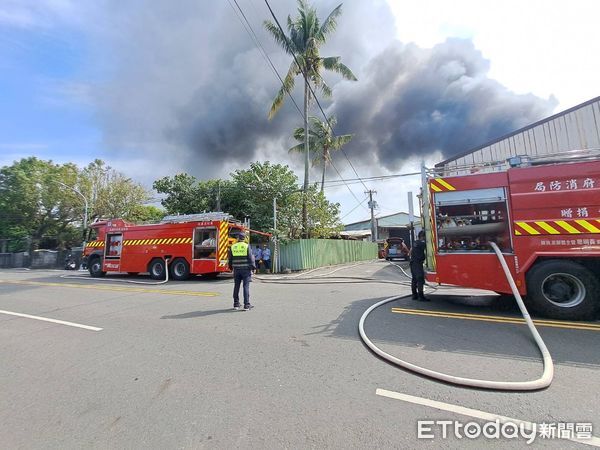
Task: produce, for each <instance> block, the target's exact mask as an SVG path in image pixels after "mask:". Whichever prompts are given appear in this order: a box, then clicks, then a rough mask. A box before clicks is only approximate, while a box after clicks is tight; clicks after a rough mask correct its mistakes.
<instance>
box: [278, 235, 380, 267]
mask: <svg viewBox="0 0 600 450" xmlns="http://www.w3.org/2000/svg"><path fill="white" fill-rule="evenodd" d="M376 258H377V244H376V243H374V242H364V241H344V240H336V239H300V240H295V241H288V242H286V243H280V244H279V265H278V266H279V267H278V268H279V270H283V269H285V268H288V269H291V270H303V269H315V268H317V267H323V266H329V265H334V264H343V263H348V262H354V261H367V260H370V259H376Z"/></svg>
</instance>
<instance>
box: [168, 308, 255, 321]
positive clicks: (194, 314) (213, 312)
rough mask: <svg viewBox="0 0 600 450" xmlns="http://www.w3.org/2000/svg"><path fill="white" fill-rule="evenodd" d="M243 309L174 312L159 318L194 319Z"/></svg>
mask: <svg viewBox="0 0 600 450" xmlns="http://www.w3.org/2000/svg"><path fill="white" fill-rule="evenodd" d="M237 312H245V311H235V310H233V309H232V308H228V309H213V310H210V311H191V312H187V313H183V314H176V315H173V316H162V317H161V319H194V318H196V317H207V316H214V315H216V314H230V313H237Z"/></svg>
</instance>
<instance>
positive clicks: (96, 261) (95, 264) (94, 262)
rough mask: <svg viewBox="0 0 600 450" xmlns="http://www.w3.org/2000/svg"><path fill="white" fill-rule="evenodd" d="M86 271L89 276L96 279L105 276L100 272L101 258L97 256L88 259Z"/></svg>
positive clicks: (104, 273)
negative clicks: (88, 272)
mask: <svg viewBox="0 0 600 450" xmlns="http://www.w3.org/2000/svg"><path fill="white" fill-rule="evenodd" d="M88 270H89V271H90V275H91V276H93V277H96V278H101V277H103V276H104V275H106V272H104V271H103V270H102V258H100V257H99V256H96V257H95V258H92V259H90V262H89V264H88Z"/></svg>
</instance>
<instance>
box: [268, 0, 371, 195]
mask: <svg viewBox="0 0 600 450" xmlns="http://www.w3.org/2000/svg"><path fill="white" fill-rule="evenodd" d="M265 3H266V5H267V8H269V12H270V13H271V16H272V17H273V20H275V23H276V24H277V27H278V28H279V31H281V34H282V35H283V36H285V31H283V28H282V26H281V24H280V23H279V20H278V19H277V16H276V15H275V13H274V12H273V9H272V8H271V5H270V4H269V1H268V0H265ZM290 53H291V54H292V57H293V58H294V61H295V62H296V66H298V69H300V68H301V66H300V62H299V61H298V58H297V57H296V53H294V51H293V50H292V49H291V48H290ZM300 73H301V74H302V77H303V78H304V82H305V83H306V85H307V86H308V89H309V90H310V92H311V94H312V96H313V98H314V99H315V102H316V103H317V106H318V107H319V110H321V113H322V114H323V117H324V118H325V121H326V122H327V125H328V126H329V129H330V130H331V131H332V132H333V127H332V126H331V123H330V122H329V119H328V118H327V115H326V114H325V111H324V110H323V108H322V107H321V103H320V102H319V99H318V98H317V95H316V94H315V91H314V90H313V88H312V86H311V85H310V83H309V81H308V78H307V76H306V74H305V73H304V72H303V71H302V70H300ZM284 89H285V86H284ZM303 117H304V116H303ZM305 132H306V130H305ZM341 150H342V153H343V154H344V156H345V157H346V159H347V160H348V163H349V164H350V167H352V170H353V171H354V173H355V174H356V176H357V177H360V176H359V175H358V172H357V171H356V169H355V168H354V166H353V165H352V162H351V161H350V159H349V158H348V155H346V152H344V150H343V149H341ZM331 166H332V167H333V168H334V169H335V171H336V172H337V174H338V176H339V177H340V179H342V175H341V174H340V172H339V171H338V169H337V168H336V167H335V165H334V164H333V160H332V161H331ZM363 185H364V187H365V189H368V188H367V186H366V185H365V184H364V183H363ZM346 187H347V188H348V190H349V191H350V193H351V194H352V196H353V197H354V198H355V199H356V201H357V202H359V200H358V197H357V196H356V194H354V192H353V191H352V189H350V186H348V185H347V184H346ZM360 204H362V203H359V205H360Z"/></svg>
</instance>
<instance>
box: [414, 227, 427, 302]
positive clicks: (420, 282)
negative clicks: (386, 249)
mask: <svg viewBox="0 0 600 450" xmlns="http://www.w3.org/2000/svg"><path fill="white" fill-rule="evenodd" d="M425 249H426V247H425V232H424V231H423V230H421V231H419V235H418V237H417V240H416V241H415V242H414V244H413V246H412V248H411V249H410V274H411V276H412V280H411V283H410V287H411V290H412V299H413V300H419V301H422V302H428V301H429V299H428V298H427V297H425V294H424V293H423V286H424V284H425V271H424V270H423V263H424V262H425Z"/></svg>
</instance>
